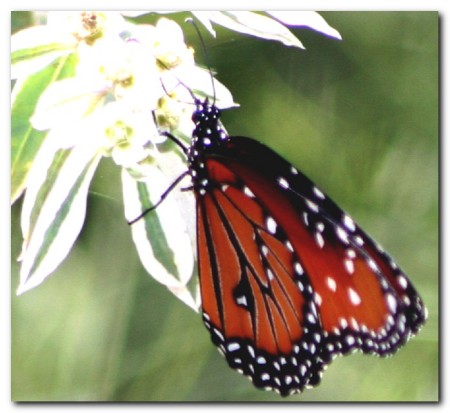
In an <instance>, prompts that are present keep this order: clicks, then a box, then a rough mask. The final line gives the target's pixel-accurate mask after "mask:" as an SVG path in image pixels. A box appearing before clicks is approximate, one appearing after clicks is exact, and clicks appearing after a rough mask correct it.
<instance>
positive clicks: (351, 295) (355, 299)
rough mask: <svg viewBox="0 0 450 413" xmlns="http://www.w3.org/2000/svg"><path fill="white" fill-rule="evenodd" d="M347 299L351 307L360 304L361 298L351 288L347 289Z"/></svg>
mask: <svg viewBox="0 0 450 413" xmlns="http://www.w3.org/2000/svg"><path fill="white" fill-rule="evenodd" d="M348 298H349V299H350V302H351V303H352V304H353V305H360V304H361V297H360V296H359V294H358V293H357V292H356V291H355V290H354V289H353V288H349V289H348Z"/></svg>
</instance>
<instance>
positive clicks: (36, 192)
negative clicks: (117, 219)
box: [11, 11, 340, 309]
mask: <svg viewBox="0 0 450 413" xmlns="http://www.w3.org/2000/svg"><path fill="white" fill-rule="evenodd" d="M161 13H162V12H161ZM139 14H143V13H136V12H133V13H132V14H130V13H123V15H128V16H129V17H134V16H137V15H139ZM192 15H193V16H194V18H196V19H198V20H199V21H200V22H201V23H202V24H203V25H204V26H205V27H206V28H207V29H208V31H209V32H210V33H211V34H212V35H215V32H214V29H213V24H220V25H223V26H225V27H227V28H229V29H231V30H235V31H238V32H241V33H246V34H250V35H253V36H258V37H261V38H265V39H271V40H276V41H280V42H282V43H283V44H285V45H289V46H296V47H299V48H303V45H302V44H301V42H300V41H299V40H298V39H297V38H296V37H295V36H294V35H293V34H292V33H291V32H290V31H289V29H287V28H286V26H285V25H284V24H287V25H297V26H305V27H309V28H312V29H314V30H317V31H320V32H322V33H324V34H326V35H328V36H333V37H336V38H340V36H339V33H337V32H336V31H335V30H334V29H333V28H331V27H330V26H329V25H328V24H327V23H326V22H325V20H324V19H323V18H322V17H321V16H319V15H318V14H317V13H314V12H304V13H303V14H301V13H295V14H292V13H289V14H286V13H284V12H270V14H269V13H268V14H266V15H264V14H260V13H254V12H246V11H236V12H226V11H198V12H192ZM283 23H284V24H283ZM11 51H12V58H11V60H12V69H11V73H12V77H13V78H14V79H17V80H16V85H15V88H14V90H13V94H12V101H13V108H14V110H13V117H14V116H18V117H19V116H20V112H16V111H15V106H14V102H15V99H16V98H17V96H22V97H23V96H24V93H27V92H28V93H31V86H29V85H31V84H32V83H33V82H32V79H34V76H36V75H39V74H40V73H43V72H41V71H42V70H43V69H44V68H48V66H49V65H50V64H52V65H54V67H55V71H54V73H51V72H50V76H52V77H51V78H48V80H47V82H48V86H47V87H46V88H45V90H44V91H43V93H42V94H41V95H40V96H39V98H38V100H37V99H36V104H35V109H34V114H33V115H32V116H31V118H30V119H29V121H30V122H31V125H32V126H33V128H34V129H35V130H39V131H48V133H47V137H46V138H45V140H44V141H43V143H42V145H41V147H40V148H39V150H38V151H37V152H36V153H35V154H33V162H32V166H31V167H29V166H24V167H23V168H22V173H23V174H24V176H26V180H25V182H24V183H23V187H24V188H25V197H24V203H23V208H22V217H21V227H22V233H23V238H24V242H23V248H22V253H21V257H20V259H21V261H22V265H21V273H20V283H19V287H18V293H23V292H25V291H28V290H30V289H31V288H34V287H36V286H37V285H39V284H40V283H42V282H43V281H44V280H45V279H46V278H47V277H48V276H49V275H50V274H51V273H52V272H53V271H54V270H55V269H56V268H57V266H58V265H59V264H60V263H61V261H62V260H63V259H64V258H65V257H66V256H67V254H68V253H69V251H70V249H71V248H72V246H73V243H74V242H75V240H76V238H77V236H78V234H79V232H80V230H81V228H82V225H83V222H84V217H85V210H86V200H87V194H88V189H89V184H90V182H91V179H92V177H93V174H94V172H95V169H96V167H97V165H98V163H99V162H100V160H101V158H102V157H111V158H112V160H113V161H114V162H115V163H116V164H117V166H119V167H120V168H122V186H123V194H124V206H125V216H126V219H127V220H128V221H131V220H133V219H134V218H135V217H137V216H139V215H140V213H141V212H142V211H143V210H145V209H147V208H149V207H150V206H151V205H154V204H155V203H156V202H158V199H159V197H160V196H161V194H162V193H164V191H165V190H166V189H167V188H168V186H169V185H170V183H171V182H173V181H174V179H176V177H177V176H179V175H180V174H181V173H183V172H184V171H185V169H186V164H185V161H182V159H183V158H182V157H181V156H180V152H181V151H180V148H178V147H176V145H174V150H173V151H172V152H167V151H161V150H160V145H162V144H164V142H165V141H166V139H167V137H166V135H165V134H164V133H163V132H162V131H165V132H170V133H172V134H174V135H176V136H177V137H178V138H179V139H180V140H181V141H185V142H186V145H189V139H190V137H191V134H192V130H193V123H192V120H191V116H192V111H193V95H195V96H198V98H199V99H204V98H205V97H209V98H210V99H211V100H212V99H214V100H215V103H216V105H217V106H218V107H219V108H229V107H232V106H236V104H235V103H234V101H233V97H232V95H231V93H230V92H229V91H228V89H227V88H226V87H225V86H224V85H222V84H221V83H220V82H218V81H217V80H216V79H212V78H211V73H210V72H209V71H208V70H205V69H203V68H200V67H199V66H197V65H196V63H195V59H194V52H193V50H192V48H191V47H189V46H188V45H187V44H186V41H185V39H184V35H183V31H182V28H181V27H180V26H179V25H178V24H177V23H175V22H174V21H172V20H169V19H168V18H165V17H160V18H159V20H158V22H157V23H156V24H155V25H148V24H133V23H130V22H129V21H126V20H125V19H124V18H123V17H122V15H121V14H120V13H118V12H50V13H48V16H47V24H46V25H43V26H36V27H31V28H28V29H25V30H23V31H20V32H18V33H16V34H14V35H13V36H12V40H11ZM211 80H213V83H214V86H213V85H212V82H211ZM27 87H30V89H29V90H27ZM12 139H17V140H18V142H19V144H18V145H16V146H18V147H20V142H21V139H24V138H23V137H22V136H14V135H13V136H12ZM22 142H24V143H26V141H25V140H23V141H22ZM22 146H23V145H22ZM13 155H14V154H13ZM18 159H20V157H19V156H18ZM27 168H28V169H27ZM19 169H20V168H19ZM19 193H20V192H19ZM187 214H189V216H190V217H189V216H187ZM193 215H194V198H193V194H192V193H191V192H181V191H176V190H175V191H173V193H171V194H170V195H169V196H168V197H167V199H165V200H164V203H163V205H161V207H158V208H156V210H155V211H153V212H151V213H148V214H146V215H145V216H144V217H143V218H142V219H141V220H139V221H137V222H136V223H135V224H133V225H132V226H131V230H132V234H133V240H134V242H135V244H136V247H137V250H138V252H139V256H140V258H141V261H142V263H143V265H144V266H145V268H146V269H147V271H148V272H149V273H150V274H151V275H152V276H153V277H154V278H155V279H156V280H157V281H159V282H161V283H162V284H164V285H166V286H167V287H168V289H169V290H170V291H171V292H172V293H174V294H175V295H176V296H177V297H178V298H179V299H181V300H182V301H183V302H185V303H186V304H187V305H189V306H190V307H192V308H193V309H198V307H199V305H200V299H199V293H198V282H197V280H196V278H195V277H194V278H193V277H192V276H193V272H194V257H195V250H194V246H195V224H194V217H193ZM155 225H156V226H157V227H159V228H161V230H162V232H161V233H154V232H152V231H151V228H154V227H155Z"/></svg>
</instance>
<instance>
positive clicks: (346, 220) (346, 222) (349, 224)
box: [342, 214, 356, 232]
mask: <svg viewBox="0 0 450 413" xmlns="http://www.w3.org/2000/svg"><path fill="white" fill-rule="evenodd" d="M342 221H343V223H344V225H345V226H346V227H347V229H348V230H349V231H351V232H353V231H354V230H355V229H356V226H355V223H354V222H353V219H351V218H350V217H349V216H348V215H345V214H344V217H343V218H342Z"/></svg>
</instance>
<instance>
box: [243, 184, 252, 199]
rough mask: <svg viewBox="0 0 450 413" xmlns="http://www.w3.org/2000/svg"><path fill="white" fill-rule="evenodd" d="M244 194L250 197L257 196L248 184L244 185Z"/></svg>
mask: <svg viewBox="0 0 450 413" xmlns="http://www.w3.org/2000/svg"><path fill="white" fill-rule="evenodd" d="M244 194H245V195H247V196H248V197H250V198H254V197H255V194H254V193H253V192H252V190H251V189H250V188H249V187H248V186H244Z"/></svg>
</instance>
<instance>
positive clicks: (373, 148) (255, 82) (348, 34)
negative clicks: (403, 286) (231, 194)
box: [11, 12, 439, 402]
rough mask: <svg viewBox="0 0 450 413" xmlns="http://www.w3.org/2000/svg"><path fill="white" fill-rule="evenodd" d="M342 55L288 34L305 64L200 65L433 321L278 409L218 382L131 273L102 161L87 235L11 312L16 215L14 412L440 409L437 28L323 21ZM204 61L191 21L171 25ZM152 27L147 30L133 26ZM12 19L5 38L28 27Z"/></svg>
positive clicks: (185, 317)
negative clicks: (359, 404)
mask: <svg viewBox="0 0 450 413" xmlns="http://www.w3.org/2000/svg"><path fill="white" fill-rule="evenodd" d="M322 15H323V16H324V17H325V18H326V19H327V21H328V22H329V24H330V25H332V26H333V27H334V28H336V29H337V30H339V32H340V33H341V35H342V37H343V41H337V40H334V39H330V38H326V37H324V36H322V35H320V34H318V33H315V32H312V31H309V30H305V29H303V30H302V29H298V30H294V31H295V33H296V34H297V35H298V37H299V38H300V39H301V40H302V42H303V43H304V45H305V46H306V48H307V49H306V51H302V50H298V49H294V48H288V47H285V46H282V45H281V44H278V43H275V42H269V41H263V40H260V39H256V38H252V37H247V36H244V35H239V34H237V33H235V32H231V31H228V30H226V29H221V28H220V27H216V29H217V32H218V35H217V39H216V40H214V39H212V38H211V37H210V36H209V34H207V33H206V32H205V31H204V30H203V36H204V38H205V41H206V44H207V50H208V56H209V60H210V61H211V62H212V66H213V68H214V70H216V71H217V73H218V79H219V80H221V81H222V82H223V83H224V84H225V85H227V87H228V88H229V89H230V90H231V91H232V93H233V96H234V98H235V101H237V102H239V103H240V105H241V107H240V108H237V109H233V110H229V111H227V112H226V113H224V115H223V121H224V124H225V126H226V128H227V129H228V131H229V132H230V133H231V134H234V135H244V136H251V137H254V138H257V139H259V140H261V141H263V142H265V143H267V144H268V145H270V146H271V147H272V148H274V149H275V150H276V151H278V152H279V153H280V154H281V155H283V156H285V157H286V158H287V159H289V160H290V161H291V162H292V163H293V164H295V165H296V166H297V167H299V168H300V169H301V170H302V171H303V172H304V173H306V174H307V175H308V176H310V177H311V178H312V179H313V180H314V181H315V182H316V183H317V184H318V185H319V186H320V187H321V188H322V189H324V190H325V191H326V192H327V193H328V194H329V195H330V196H331V197H332V198H333V199H334V200H335V201H337V202H338V204H340V205H341V206H342V207H343V208H344V209H345V210H346V211H347V212H348V213H350V214H351V215H352V216H353V217H354V218H355V219H356V221H357V222H358V223H359V224H360V225H361V226H362V227H363V228H364V229H365V230H366V231H367V232H368V233H370V234H371V235H372V236H373V237H374V238H375V239H376V240H378V241H379V242H380V243H381V244H382V245H383V246H384V247H385V248H386V250H388V251H389V252H390V253H391V254H392V255H393V256H394V257H395V259H396V260H397V261H398V263H400V265H401V266H402V267H403V269H404V271H405V272H406V273H407V274H408V275H409V277H410V278H411V280H412V281H413V283H414V285H415V286H416V288H417V289H418V291H419V292H420V293H421V295H422V297H423V299H424V301H425V303H426V305H427V307H428V310H429V317H428V321H427V323H426V325H425V326H424V328H423V329H422V331H421V332H420V334H419V335H418V336H417V337H415V338H414V339H412V340H411V341H410V342H409V343H408V344H407V345H406V346H405V347H404V348H403V349H401V350H400V351H399V352H398V353H397V354H396V355H395V356H394V357H391V358H388V359H379V358H377V357H372V356H363V355H361V354H355V355H351V356H348V357H340V358H338V359H336V360H335V361H334V362H333V363H332V364H331V366H330V367H329V368H328V370H327V371H326V372H325V374H324V377H323V380H322V384H321V385H320V386H319V387H317V388H315V389H312V390H307V391H305V392H304V393H303V394H301V395H297V396H294V397H290V398H287V399H281V398H280V397H279V396H278V395H276V394H273V393H271V392H263V391H259V390H256V389H255V388H254V387H253V386H252V384H251V383H250V382H249V381H248V380H247V379H246V378H244V377H242V376H241V375H240V374H238V373H236V372H234V371H232V370H231V369H230V368H228V366H227V364H226V362H225V360H224V359H223V358H222V356H221V355H220V354H219V353H218V352H217V350H216V349H215V347H214V346H213V345H212V343H211V342H210V338H209V333H208V332H207V330H206V329H205V328H204V327H203V325H202V322H201V318H200V316H199V315H198V314H195V313H194V312H193V311H192V310H190V309H189V308H187V307H186V306H185V305H183V304H182V303H181V302H180V301H178V300H177V299H175V298H174V297H173V296H172V294H170V293H169V292H168V291H167V290H166V288H165V287H162V286H160V285H159V284H158V283H157V282H156V281H154V280H153V279H152V278H151V277H150V276H149V275H148V274H146V272H145V271H144V269H143V267H142V266H141V264H140V262H139V259H138V256H137V253H136V251H135V249H134V246H133V243H132V240H131V235H130V230H129V228H128V225H127V223H126V222H125V219H124V216H123V210H122V200H121V197H122V195H121V191H120V185H119V180H120V176H119V171H118V170H117V169H116V168H115V167H114V166H113V164H112V162H110V161H108V160H106V161H104V162H103V163H102V165H101V167H100V169H99V170H98V171H97V174H96V178H95V180H94V183H93V185H92V188H91V195H90V197H89V203H88V212H87V218H86V222H85V226H84V229H83V231H82V233H81V235H80V237H79V239H78V241H77V243H76V246H75V248H74V250H73V251H72V252H71V254H70V256H69V257H68V258H67V259H66V260H65V261H64V263H63V264H62V265H61V267H60V268H59V269H58V270H57V271H56V272H55V273H54V274H53V275H52V276H51V277H50V278H49V279H48V280H47V281H46V282H45V283H44V284H43V285H41V286H40V287H38V288H36V289H34V290H32V291H30V292H28V293H26V294H24V295H23V296H20V297H16V295H15V289H16V288H17V285H18V273H19V267H18V265H17V262H16V258H17V256H18V255H19V253H20V244H21V233H20V225H19V217H20V208H21V201H19V202H18V203H17V204H16V205H14V206H13V208H12V223H11V228H12V235H11V251H12V257H11V262H12V265H11V271H12V281H11V305H12V342H11V346H12V399H13V400H15V401H285V402H289V401H318V402H324V401H435V400H437V399H438V397H439V374H438V371H439V343H438V335H439V289H438V283H439V279H438V267H439V256H438V252H439V251H438V249H439V227H438V225H439V221H438V218H439V216H438V213H439V138H438V132H439V124H438V113H439V112H438V105H439V97H438V69H439V65H438V52H439V48H438V34H439V33H438V31H439V28H438V25H439V18H438V14H437V13H435V12H328V13H325V12H324V13H322ZM169 17H173V18H175V19H176V20H177V21H178V22H180V24H182V25H183V28H184V29H185V30H186V36H187V39H188V42H189V43H190V44H192V45H193V46H194V47H195V48H196V50H197V54H196V58H197V60H200V61H201V60H204V56H203V53H202V51H201V48H200V46H199V41H198V37H197V36H196V35H195V33H194V31H193V29H192V27H191V26H190V25H186V24H183V19H184V17H186V15H171V16H169ZM141 20H142V21H149V22H152V21H155V18H154V17H152V18H151V19H147V18H145V19H141ZM31 22H32V19H31V15H30V14H29V13H26V12H15V13H13V14H12V28H13V30H17V29H19V28H21V27H24V26H26V25H29V24H31Z"/></svg>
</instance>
